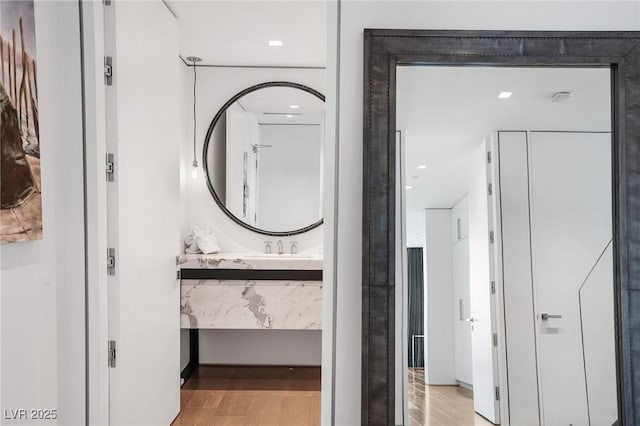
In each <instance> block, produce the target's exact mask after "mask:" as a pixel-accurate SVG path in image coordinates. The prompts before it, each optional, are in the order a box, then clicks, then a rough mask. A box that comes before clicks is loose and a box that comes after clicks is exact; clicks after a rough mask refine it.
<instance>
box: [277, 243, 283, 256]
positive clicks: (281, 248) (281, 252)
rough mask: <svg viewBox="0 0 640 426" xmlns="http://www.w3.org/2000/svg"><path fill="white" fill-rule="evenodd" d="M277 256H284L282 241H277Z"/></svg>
mask: <svg viewBox="0 0 640 426" xmlns="http://www.w3.org/2000/svg"><path fill="white" fill-rule="evenodd" d="M278 254H284V244H283V243H282V240H278Z"/></svg>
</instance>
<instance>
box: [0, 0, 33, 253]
mask: <svg viewBox="0 0 640 426" xmlns="http://www.w3.org/2000/svg"><path fill="white" fill-rule="evenodd" d="M36 71H37V66H36V37H35V18H34V4H33V0H27V1H22V0H18V1H13V0H2V1H0V144H1V146H2V163H1V164H0V175H1V179H0V193H1V194H0V195H1V196H0V242H1V243H2V244H5V243H15V242H20V241H31V240H40V239H42V196H41V188H42V186H41V178H40V138H39V117H38V83H37V79H36Z"/></svg>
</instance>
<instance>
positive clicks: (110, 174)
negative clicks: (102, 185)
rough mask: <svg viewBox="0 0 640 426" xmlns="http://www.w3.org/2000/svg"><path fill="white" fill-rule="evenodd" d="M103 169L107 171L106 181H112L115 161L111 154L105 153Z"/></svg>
mask: <svg viewBox="0 0 640 426" xmlns="http://www.w3.org/2000/svg"><path fill="white" fill-rule="evenodd" d="M105 169H106V172H107V182H113V181H114V179H115V173H116V162H115V160H114V157H113V154H107V163H106V167H105Z"/></svg>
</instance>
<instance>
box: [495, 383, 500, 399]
mask: <svg viewBox="0 0 640 426" xmlns="http://www.w3.org/2000/svg"><path fill="white" fill-rule="evenodd" d="M496 401H500V388H499V387H498V386H496Z"/></svg>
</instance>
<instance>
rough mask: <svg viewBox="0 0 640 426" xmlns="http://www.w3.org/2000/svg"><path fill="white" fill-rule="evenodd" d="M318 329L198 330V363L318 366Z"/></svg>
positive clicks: (320, 340) (320, 347)
mask: <svg viewBox="0 0 640 426" xmlns="http://www.w3.org/2000/svg"><path fill="white" fill-rule="evenodd" d="M321 355H322V331H321V330H200V363H201V364H234V365H236V364H246V365H308V366H320V364H321V358H322V357H321Z"/></svg>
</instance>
